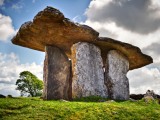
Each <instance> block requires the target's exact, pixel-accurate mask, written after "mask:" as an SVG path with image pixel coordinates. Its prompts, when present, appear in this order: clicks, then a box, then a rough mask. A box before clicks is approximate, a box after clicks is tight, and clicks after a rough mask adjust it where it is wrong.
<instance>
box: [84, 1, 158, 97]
mask: <svg viewBox="0 0 160 120" xmlns="http://www.w3.org/2000/svg"><path fill="white" fill-rule="evenodd" d="M85 14H86V17H87V19H86V21H85V22H84V24H87V25H89V26H91V27H93V28H94V29H95V30H97V31H98V32H100V36H103V37H111V38H113V39H116V40H120V41H122V42H127V43H130V44H133V45H135V46H138V47H140V48H141V49H142V51H143V52H144V53H146V54H148V55H150V56H152V57H153V59H154V63H153V64H151V65H149V66H146V67H142V68H140V69H136V70H132V71H130V72H129V73H128V78H129V80H130V91H131V93H145V92H146V90H148V89H151V90H152V89H153V90H154V91H155V92H157V93H158V94H160V89H159V88H160V67H159V66H160V57H159V56H160V55H159V54H160V52H159V48H160V45H159V43H160V34H159V33H160V1H159V0H92V1H91V2H90V5H89V8H88V9H87V10H86V12H85Z"/></svg>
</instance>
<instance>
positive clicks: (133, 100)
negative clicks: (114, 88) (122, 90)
mask: <svg viewBox="0 0 160 120" xmlns="http://www.w3.org/2000/svg"><path fill="white" fill-rule="evenodd" d="M129 100H130V101H132V102H136V101H137V100H135V99H132V98H129Z"/></svg>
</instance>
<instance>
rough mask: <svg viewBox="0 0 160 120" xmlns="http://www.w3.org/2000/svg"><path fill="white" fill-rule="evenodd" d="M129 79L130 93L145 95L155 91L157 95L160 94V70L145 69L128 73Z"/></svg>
mask: <svg viewBox="0 0 160 120" xmlns="http://www.w3.org/2000/svg"><path fill="white" fill-rule="evenodd" d="M151 66H152V65H150V67H151ZM128 78H129V82H130V93H139V94H144V93H145V92H146V91H147V90H154V91H155V93H156V94H160V89H159V88H160V70H159V69H158V68H147V67H143V68H140V69H137V70H133V71H130V72H129V73H128Z"/></svg>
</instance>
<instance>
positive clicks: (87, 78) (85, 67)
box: [72, 42, 108, 98]
mask: <svg viewBox="0 0 160 120" xmlns="http://www.w3.org/2000/svg"><path fill="white" fill-rule="evenodd" d="M72 73H73V77H72V97H73V98H81V97H87V96H101V97H108V93H107V88H106V86H105V84H104V71H103V62H102V58H101V51H100V49H99V48H98V47H96V46H95V45H93V44H90V43H86V42H79V43H76V44H74V45H73V47H72Z"/></svg>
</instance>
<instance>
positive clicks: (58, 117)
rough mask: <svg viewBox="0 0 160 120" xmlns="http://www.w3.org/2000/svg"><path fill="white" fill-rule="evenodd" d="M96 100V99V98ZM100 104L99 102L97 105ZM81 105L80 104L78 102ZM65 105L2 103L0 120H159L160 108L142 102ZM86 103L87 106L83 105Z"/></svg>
mask: <svg viewBox="0 0 160 120" xmlns="http://www.w3.org/2000/svg"><path fill="white" fill-rule="evenodd" d="M89 99H90V98H89ZM92 99H94V98H92ZM97 100H99V99H98V98H96V101H97ZM77 101H78V100H77ZM77 101H76V102H75V101H74V102H73V101H72V102H63V101H54V100H52V101H43V100H42V99H39V98H2V99H0V119H4V120H19V119H24V120H28V119H33V120H54V119H55V120H81V119H82V120H107V119H108V120H112V119H117V120H157V119H159V118H160V105H159V104H157V103H150V104H146V103H145V102H143V100H141V101H138V102H131V101H121V102H120V101H119V102H110V101H107V102H93V101H94V100H93V101H92V102H89V100H88V102H84V101H85V100H84V99H82V100H79V101H81V102H77ZM82 101H83V102H82Z"/></svg>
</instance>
